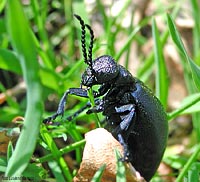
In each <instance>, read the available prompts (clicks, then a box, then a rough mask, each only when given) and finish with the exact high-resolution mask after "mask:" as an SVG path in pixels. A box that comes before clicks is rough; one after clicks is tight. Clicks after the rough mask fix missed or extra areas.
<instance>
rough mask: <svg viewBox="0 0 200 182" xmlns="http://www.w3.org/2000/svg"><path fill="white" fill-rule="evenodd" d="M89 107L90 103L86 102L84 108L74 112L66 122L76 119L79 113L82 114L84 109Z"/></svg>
mask: <svg viewBox="0 0 200 182" xmlns="http://www.w3.org/2000/svg"><path fill="white" fill-rule="evenodd" d="M90 107H91V103H90V102H88V103H87V104H86V105H85V106H83V107H82V108H80V109H79V110H78V111H76V112H75V113H74V114H72V115H71V116H68V117H67V118H66V119H67V120H68V121H71V120H72V119H74V118H75V117H77V116H78V115H79V114H80V113H82V112H83V111H84V110H85V109H87V108H90Z"/></svg>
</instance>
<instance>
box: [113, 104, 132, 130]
mask: <svg viewBox="0 0 200 182" xmlns="http://www.w3.org/2000/svg"><path fill="white" fill-rule="evenodd" d="M115 110H116V112H117V113H122V114H123V113H125V112H127V111H128V114H126V115H125V116H123V115H122V116H121V119H122V121H121V122H120V125H119V127H120V130H121V131H127V130H128V129H129V126H130V123H131V122H132V119H133V117H134V116H135V105H134V104H126V105H123V106H120V107H115Z"/></svg>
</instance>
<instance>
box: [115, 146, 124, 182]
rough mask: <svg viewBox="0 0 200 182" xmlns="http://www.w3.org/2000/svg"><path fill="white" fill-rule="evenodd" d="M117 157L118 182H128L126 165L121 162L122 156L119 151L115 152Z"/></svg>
mask: <svg viewBox="0 0 200 182" xmlns="http://www.w3.org/2000/svg"><path fill="white" fill-rule="evenodd" d="M115 156H116V159H117V175H116V182H126V169H125V166H124V163H123V162H122V161H121V160H120V157H121V156H120V153H119V151H118V150H115Z"/></svg>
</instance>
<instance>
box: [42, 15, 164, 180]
mask: <svg viewBox="0 0 200 182" xmlns="http://www.w3.org/2000/svg"><path fill="white" fill-rule="evenodd" d="M75 17H76V18H77V19H78V20H79V22H80V24H81V29H82V38H81V41H82V51H83V57H84V61H85V63H86V64H87V65H88V68H87V69H86V71H85V72H84V73H83V75H82V80H81V87H80V88H70V89H69V90H67V91H66V92H65V94H64V95H63V97H62V99H61V100H60V103H59V106H58V110H57V112H56V113H55V114H54V115H52V116H51V117H48V118H46V119H45V120H44V123H51V121H52V120H54V119H55V118H56V117H57V116H59V115H63V113H64V107H65V104H66V99H67V96H68V95H69V94H70V95H71V94H73V95H77V96H80V97H86V98H88V89H89V88H91V87H92V86H93V85H100V88H99V89H98V91H93V95H94V98H95V104H96V106H95V107H93V108H91V109H89V110H88V111H87V114H90V113H98V112H102V113H103V115H105V116H106V123H107V128H109V130H110V131H111V132H112V134H113V136H114V137H115V138H116V139H117V140H118V141H119V142H120V143H121V145H122V146H123V148H124V156H123V158H122V159H123V160H124V161H129V162H131V164H132V165H133V166H134V167H135V169H136V170H137V171H139V172H140V174H141V175H142V176H143V177H144V178H145V179H146V180H147V181H149V180H150V179H151V178H152V176H153V175H154V173H155V172H156V170H157V168H158V166H159V164H160V161H161V159H162V156H163V153H164V151H165V148H166V142H167V136H168V122H167V117H166V113H165V111H164V109H163V106H162V104H161V103H160V101H159V100H158V99H157V98H156V97H155V96H154V95H153V93H152V92H151V91H150V89H149V88H147V87H146V86H145V85H144V84H143V83H142V82H141V81H140V80H138V79H137V78H135V77H133V76H132V75H131V73H130V72H129V71H128V70H126V69H125V68H124V67H123V66H121V65H119V64H117V63H116V62H115V60H114V59H113V58H112V57H111V56H108V55H104V56H101V57H98V58H97V59H95V60H92V48H93V39H94V35H93V30H92V29H91V27H90V26H89V25H87V24H85V23H84V21H83V20H82V19H81V17H80V16H78V15H75ZM85 27H86V28H87V29H88V30H89V31H90V37H91V39H90V44H89V48H88V53H87V52H86V44H85ZM82 85H83V86H85V87H86V88H85V89H84V88H82ZM100 96H103V97H102V99H100V98H99V97H100ZM89 107H91V104H90V103H89V102H88V104H87V105H86V106H85V107H84V108H82V109H81V110H79V111H77V112H76V113H75V114H74V115H73V116H71V117H69V118H68V120H71V119H72V118H73V117H75V116H76V115H78V114H79V113H80V112H82V111H83V110H84V109H86V108H89Z"/></svg>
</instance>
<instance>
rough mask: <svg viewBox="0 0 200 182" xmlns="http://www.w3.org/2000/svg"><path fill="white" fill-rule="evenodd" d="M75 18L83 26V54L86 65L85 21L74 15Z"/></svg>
mask: <svg viewBox="0 0 200 182" xmlns="http://www.w3.org/2000/svg"><path fill="white" fill-rule="evenodd" d="M74 16H75V17H76V18H77V19H78V20H79V22H80V24H81V31H82V32H81V34H82V35H81V43H82V52H83V57H84V62H85V63H86V64H88V60H87V51H86V44H85V23H84V21H83V20H82V19H81V17H80V16H79V15H76V14H74ZM88 65H89V64H88Z"/></svg>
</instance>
